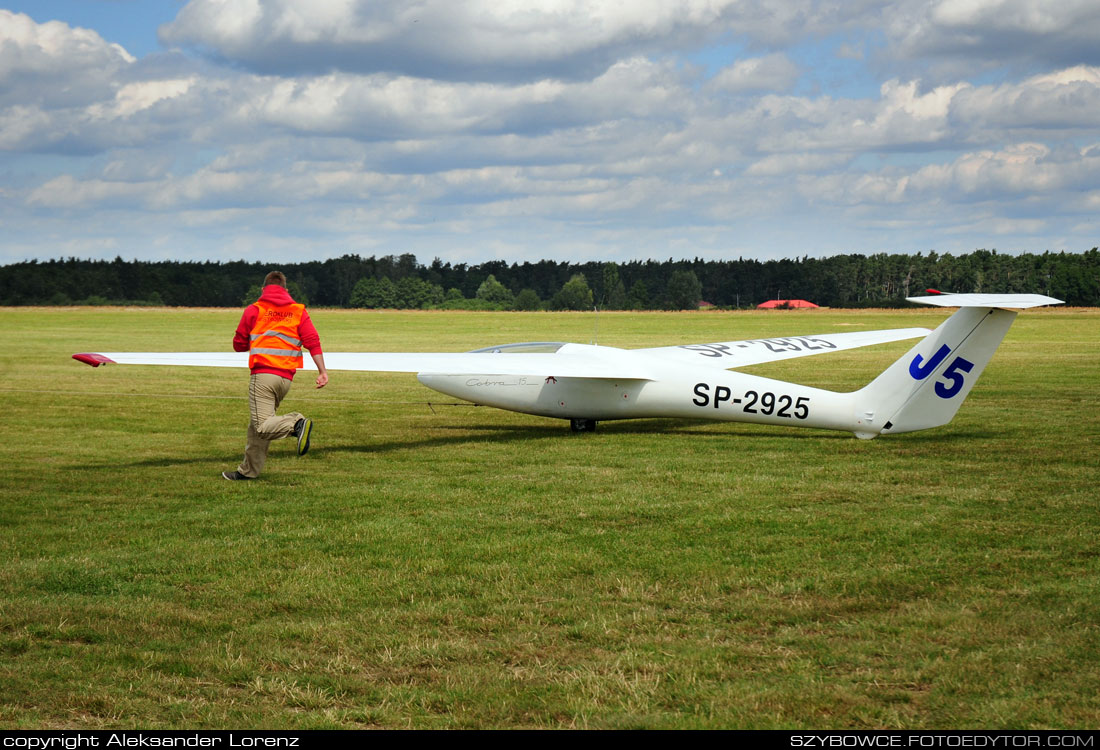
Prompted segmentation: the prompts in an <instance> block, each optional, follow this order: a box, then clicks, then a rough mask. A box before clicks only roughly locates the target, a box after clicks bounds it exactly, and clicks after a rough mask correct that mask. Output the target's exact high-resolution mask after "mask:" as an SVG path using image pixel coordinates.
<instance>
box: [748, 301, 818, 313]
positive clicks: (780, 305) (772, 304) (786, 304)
mask: <svg viewBox="0 0 1100 750" xmlns="http://www.w3.org/2000/svg"><path fill="white" fill-rule="evenodd" d="M813 307H817V305H815V304H814V303H813V302H807V301H806V300H804V299H770V300H768V301H767V302H765V303H763V304H761V305H757V306H756V309H757V310H794V309H796V308H797V309H802V308H807V309H808V308H813Z"/></svg>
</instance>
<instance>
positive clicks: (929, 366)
mask: <svg viewBox="0 0 1100 750" xmlns="http://www.w3.org/2000/svg"><path fill="white" fill-rule="evenodd" d="M950 353H951V347H949V346H948V345H947V344H944V345H943V346H941V347H940V350H939V351H938V352H936V353H935V354H933V355H932V359H930V360H928V361H927V362H925V363H924V364H923V366H922V365H921V361H922V360H923V359H924V357H922V356H921V355H919V354H918V355H917V356H915V357H913V361H912V362H910V363H909V374H910V375H912V376H913V380H924V379H925V378H926V377H928V376H929V375H931V374H932V371H933V370H935V369H936V368H937V367H939V366H940V362H943V360H944V357H946V356H947V355H948V354H950Z"/></svg>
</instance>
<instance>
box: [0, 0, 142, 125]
mask: <svg viewBox="0 0 1100 750" xmlns="http://www.w3.org/2000/svg"><path fill="white" fill-rule="evenodd" d="M133 62H134V58H133V57H132V56H131V55H130V54H129V53H127V52H126V50H124V49H123V48H122V47H120V46H119V45H117V44H109V43H107V42H106V41H104V40H103V38H102V37H100V36H99V34H97V33H96V32H94V31H91V30H89V29H80V28H72V27H70V26H68V25H67V24H64V23H61V22H59V21H50V22H48V23H43V24H39V23H35V21H34V20H33V19H31V18H30V17H29V16H26V15H23V14H21V13H12V12H11V11H7V10H3V9H0V107H2V106H4V105H9V106H11V105H19V106H32V105H38V106H45V107H58V106H78V105H80V104H85V103H88V102H91V101H96V100H97V99H99V98H101V97H103V96H106V95H110V93H111V92H112V90H113V88H114V86H115V81H116V77H117V76H118V74H119V72H120V71H121V70H122V69H124V68H126V67H128V66H129V65H131V64H132V63H133Z"/></svg>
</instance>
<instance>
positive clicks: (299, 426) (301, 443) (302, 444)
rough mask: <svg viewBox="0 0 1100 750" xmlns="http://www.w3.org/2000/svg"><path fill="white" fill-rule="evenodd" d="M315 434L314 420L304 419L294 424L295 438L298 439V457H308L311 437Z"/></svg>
mask: <svg viewBox="0 0 1100 750" xmlns="http://www.w3.org/2000/svg"><path fill="white" fill-rule="evenodd" d="M312 432H313V420H312V419H306V418H305V417H302V418H301V419H299V420H298V421H297V422H295V423H294V433H293V434H294V436H295V437H297V438H298V455H299V456H304V455H306V451H308V450H309V436H310V433H312Z"/></svg>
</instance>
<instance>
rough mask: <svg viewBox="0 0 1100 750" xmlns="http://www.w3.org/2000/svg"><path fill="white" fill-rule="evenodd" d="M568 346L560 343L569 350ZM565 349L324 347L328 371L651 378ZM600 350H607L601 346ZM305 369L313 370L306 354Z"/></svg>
mask: <svg viewBox="0 0 1100 750" xmlns="http://www.w3.org/2000/svg"><path fill="white" fill-rule="evenodd" d="M567 348H568V347H563V349H567ZM579 348H580V349H582V351H579V352H574V353H569V352H567V351H560V352H556V353H549V352H540V353H523V354H498V353H492V352H325V366H326V367H327V368H328V369H330V370H357V371H364V372H415V373H426V374H431V375H533V376H538V377H549V376H553V377H558V378H600V379H610V380H649V379H651V378H652V373H651V372H650V368H647V367H645V363H644V362H642V363H636V362H634V361H633V360H631V359H630V358H629V357H622V358H621V360H620V358H618V357H616V356H615V355H614V353H615V352H620V351H621V350H617V349H606V353H604V352H602V351H601V352H600V353H599V355H596V354H594V353H593V352H591V351H590V349H591V348H590V347H579ZM600 349H605V348H604V347H600ZM73 359H76V360H79V361H81V362H84V363H85V364H89V365H92V366H93V367H98V366H99V365H101V364H122V365H175V366H177V367H179V366H190V367H240V368H244V367H247V366H248V353H247V352H242V353H238V352H104V353H102V354H99V353H90V352H89V353H82V354H74V355H73ZM302 369H303V370H316V369H317V368H316V366H315V365H314V364H313V361H312V360H310V358H308V357H306V360H305V363H304V366H303V367H302Z"/></svg>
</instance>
